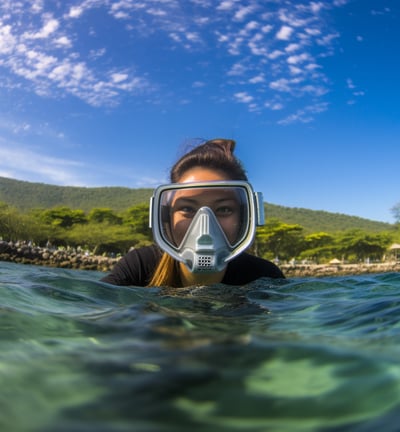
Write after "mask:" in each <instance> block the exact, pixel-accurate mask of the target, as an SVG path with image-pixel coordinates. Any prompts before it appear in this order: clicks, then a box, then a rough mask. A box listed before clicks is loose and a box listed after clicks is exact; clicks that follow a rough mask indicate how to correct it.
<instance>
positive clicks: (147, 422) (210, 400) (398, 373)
mask: <svg viewBox="0 0 400 432" xmlns="http://www.w3.org/2000/svg"><path fill="white" fill-rule="evenodd" d="M101 276H102V274H101V273H98V272H88V271H86V272H85V271H77V270H63V269H53V268H45V267H34V266H23V265H18V264H11V263H3V262H0V382H1V387H0V430H1V431H8V432H14V431H35V432H36V431H40V432H43V431H44V432H57V431H60V432H61V431H65V432H67V431H68V432H71V431H82V432H87V431H93V432H102V431H107V432H108V431H112V432H114V431H115V432H119V431H135V432H164V431H168V432H180V431H182V432H183V431H184V432H187V431H191V432H197V431H213V432H228V431H229V432H230V431H246V432H247V431H249V432H266V431H279V432H281V431H282V432H283V431H288V432H289V431H323V432H325V431H352V432H353V431H356V432H359V431H361V432H364V431H376V430H384V431H385V432H387V431H397V430H398V427H399V426H398V425H399V424H400V298H399V294H400V274H397V273H387V274H378V275H366V276H353V277H349V276H346V277H331V278H323V279H314V278H303V279H299V278H296V279H288V280H284V281H277V280H270V279H262V280H259V281H256V282H254V283H252V284H249V285H246V286H243V287H230V286H226V285H214V286H210V287H192V288H185V289H181V290H171V289H159V288H151V289H149V288H140V287H114V286H111V285H108V284H105V283H102V282H99V279H100V277H101Z"/></svg>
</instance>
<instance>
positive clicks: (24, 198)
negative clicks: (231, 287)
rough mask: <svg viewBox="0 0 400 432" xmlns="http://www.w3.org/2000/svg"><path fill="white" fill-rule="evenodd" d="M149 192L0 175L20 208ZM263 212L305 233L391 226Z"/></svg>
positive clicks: (121, 206) (111, 201)
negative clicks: (78, 185) (43, 181)
mask: <svg viewBox="0 0 400 432" xmlns="http://www.w3.org/2000/svg"><path fill="white" fill-rule="evenodd" d="M151 193H152V189H130V188H126V187H96V188H86V187H75V186H55V185H48V184H43V183H31V182H26V181H21V180H13V179H9V178H5V177H0V202H1V201H2V202H5V203H7V204H9V205H11V206H13V207H15V208H17V209H18V210H20V211H27V210H30V209H32V208H52V207H56V206H67V207H70V208H71V209H81V210H84V211H85V212H88V211H89V210H91V209H92V208H101V207H107V208H112V209H113V210H115V211H116V212H120V211H123V210H125V209H127V208H129V207H132V206H134V205H137V204H140V203H145V202H146V203H147V202H148V201H149V198H150V196H151ZM265 214H266V218H277V219H279V220H281V221H283V222H286V223H288V224H299V225H301V226H302V227H304V229H305V231H307V232H318V231H325V232H336V231H343V230H348V229H361V230H363V231H375V232H379V231H384V230H388V229H391V228H393V225H391V224H388V223H384V222H377V221H372V220H369V219H363V218H360V217H356V216H348V215H344V214H339V213H330V212H325V211H316V210H307V209H303V208H292V207H283V206H279V205H274V204H270V203H266V204H265Z"/></svg>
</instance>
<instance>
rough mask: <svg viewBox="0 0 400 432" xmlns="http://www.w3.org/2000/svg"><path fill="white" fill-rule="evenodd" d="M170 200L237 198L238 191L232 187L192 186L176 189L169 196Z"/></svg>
mask: <svg viewBox="0 0 400 432" xmlns="http://www.w3.org/2000/svg"><path fill="white" fill-rule="evenodd" d="M171 198H172V199H171V201H172V202H176V201H177V200H190V201H224V200H235V201H237V200H238V198H239V197H238V193H237V191H236V190H235V189H232V188H194V189H182V190H177V191H175V193H174V194H173V196H172V197H171Z"/></svg>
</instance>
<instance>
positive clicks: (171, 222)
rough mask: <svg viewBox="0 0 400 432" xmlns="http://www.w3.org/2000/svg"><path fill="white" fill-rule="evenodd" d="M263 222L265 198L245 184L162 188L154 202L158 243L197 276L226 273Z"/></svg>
mask: <svg viewBox="0 0 400 432" xmlns="http://www.w3.org/2000/svg"><path fill="white" fill-rule="evenodd" d="M263 223H264V207H263V200H262V194H261V193H259V192H258V193H255V192H254V191H253V188H252V187H251V185H250V184H249V183H248V182H245V181H211V182H196V183H175V184H169V185H163V186H159V187H158V188H157V189H155V191H154V194H153V196H152V198H151V200H150V227H151V228H152V230H153V236H154V240H155V242H156V243H157V244H158V245H159V246H160V248H161V249H163V250H164V251H165V252H167V253H168V254H169V255H171V256H172V257H173V258H175V259H176V260H178V261H180V262H183V263H184V264H185V265H186V266H187V268H188V269H189V270H190V271H191V272H194V273H199V272H204V273H213V272H218V271H221V270H223V269H224V268H225V267H226V266H227V264H228V262H229V261H230V260H231V259H233V258H234V257H235V256H237V255H238V254H240V253H241V252H243V251H244V250H245V249H246V248H248V247H249V245H250V244H251V243H252V241H253V239H254V236H255V230H256V226H258V225H263Z"/></svg>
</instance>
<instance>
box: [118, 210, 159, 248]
mask: <svg viewBox="0 0 400 432" xmlns="http://www.w3.org/2000/svg"><path fill="white" fill-rule="evenodd" d="M123 223H124V224H126V225H129V226H130V227H131V228H132V231H133V232H134V233H136V234H143V236H145V238H147V239H148V240H152V238H153V236H152V232H151V229H150V228H149V204H138V205H136V206H134V207H130V208H129V209H128V210H126V212H125V213H124V214H123Z"/></svg>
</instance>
